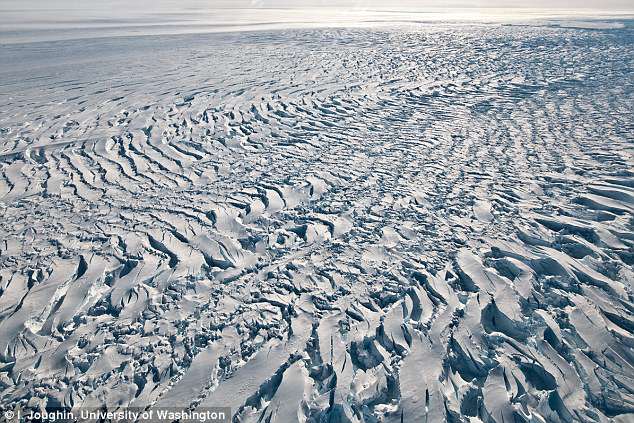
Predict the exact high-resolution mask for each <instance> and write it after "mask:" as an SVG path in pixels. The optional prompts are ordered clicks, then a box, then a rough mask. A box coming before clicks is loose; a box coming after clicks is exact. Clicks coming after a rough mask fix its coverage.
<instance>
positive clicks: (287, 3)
mask: <svg viewBox="0 0 634 423" xmlns="http://www.w3.org/2000/svg"><path fill="white" fill-rule="evenodd" d="M306 6H342V7H362V8H363V7H389V8H401V7H522V8H524V7H526V8H567V9H577V8H579V9H581V8H583V9H587V8H593V9H601V10H632V9H634V0H475V1H465V0H0V9H3V10H20V9H22V10H24V9H31V10H33V9H35V10H37V9H40V10H41V9H48V10H51V9H52V10H59V9H75V10H108V9H113V8H129V9H130V8H131V9H137V10H138V9H145V10H148V11H149V10H174V9H184V10H187V9H189V10H191V9H207V8H216V7H306Z"/></svg>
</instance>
